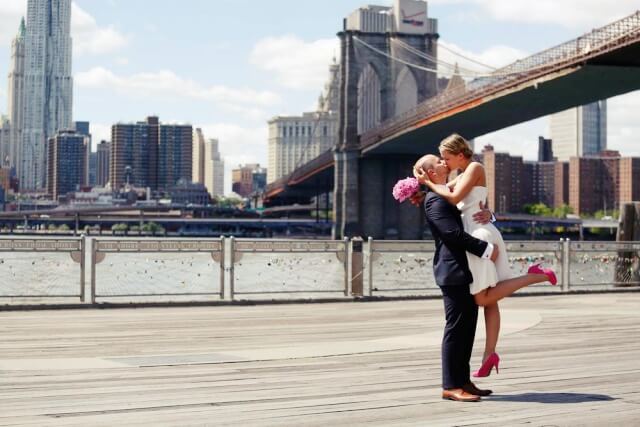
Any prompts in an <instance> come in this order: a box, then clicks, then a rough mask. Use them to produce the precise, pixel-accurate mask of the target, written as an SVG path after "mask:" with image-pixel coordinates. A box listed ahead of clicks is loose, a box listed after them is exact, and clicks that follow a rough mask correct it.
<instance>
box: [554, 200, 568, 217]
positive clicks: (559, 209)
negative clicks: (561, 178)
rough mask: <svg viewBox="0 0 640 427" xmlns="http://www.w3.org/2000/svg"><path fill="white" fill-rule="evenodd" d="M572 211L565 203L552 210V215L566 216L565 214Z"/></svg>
mask: <svg viewBox="0 0 640 427" xmlns="http://www.w3.org/2000/svg"><path fill="white" fill-rule="evenodd" d="M572 213H573V208H572V207H571V206H569V205H567V204H566V203H565V204H563V205H562V206H559V207H557V208H555V209H554V210H553V214H552V215H553V216H554V217H556V218H566V217H567V215H569V214H572Z"/></svg>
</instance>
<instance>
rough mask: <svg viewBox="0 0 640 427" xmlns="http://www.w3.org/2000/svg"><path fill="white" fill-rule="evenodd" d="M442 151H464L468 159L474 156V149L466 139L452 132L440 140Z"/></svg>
mask: <svg viewBox="0 0 640 427" xmlns="http://www.w3.org/2000/svg"><path fill="white" fill-rule="evenodd" d="M438 148H439V149H440V151H448V152H449V153H451V154H453V155H457V154H460V153H462V155H463V156H465V157H466V158H467V159H470V158H471V157H473V150H472V149H471V146H470V145H469V143H468V142H467V140H466V139H464V138H463V137H461V136H460V135H458V134H457V133H454V134H451V135H449V136H448V137H446V138H445V139H443V140H442V142H440V146H439V147H438Z"/></svg>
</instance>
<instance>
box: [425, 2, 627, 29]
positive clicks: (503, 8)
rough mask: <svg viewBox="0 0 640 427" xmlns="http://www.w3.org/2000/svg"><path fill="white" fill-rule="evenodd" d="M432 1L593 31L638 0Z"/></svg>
mask: <svg viewBox="0 0 640 427" xmlns="http://www.w3.org/2000/svg"><path fill="white" fill-rule="evenodd" d="M429 3H431V4H457V5H460V7H461V8H463V7H468V6H469V5H476V6H478V7H479V8H480V9H481V10H483V11H484V12H485V13H487V14H488V15H489V16H490V17H491V18H492V19H494V20H496V21H501V22H522V23H531V24H553V25H558V26H561V27H565V28H572V29H580V30H583V31H586V30H590V29H591V28H592V27H594V26H596V27H598V26H602V25H606V24H608V23H609V22H612V21H614V20H616V19H619V18H623V17H625V16H627V15H631V14H632V13H634V12H635V11H636V10H637V9H638V1H637V0H617V1H615V2H611V1H602V0H562V1H557V0H538V1H536V2H534V3H532V2H530V1H528V0H430V1H429Z"/></svg>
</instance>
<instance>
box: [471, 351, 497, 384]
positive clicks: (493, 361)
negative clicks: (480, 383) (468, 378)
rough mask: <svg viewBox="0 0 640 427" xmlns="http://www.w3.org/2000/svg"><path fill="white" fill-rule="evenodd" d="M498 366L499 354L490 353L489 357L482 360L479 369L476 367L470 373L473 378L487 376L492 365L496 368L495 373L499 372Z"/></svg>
mask: <svg viewBox="0 0 640 427" xmlns="http://www.w3.org/2000/svg"><path fill="white" fill-rule="evenodd" d="M499 366H500V356H498V353H491V354H490V355H489V357H487V359H486V360H485V361H484V362H482V366H480V369H478V370H477V371H475V372H474V373H473V374H471V375H472V376H473V377H474V378H481V377H488V376H489V375H491V370H492V369H493V368H494V367H495V368H496V374H498V373H500V371H499Z"/></svg>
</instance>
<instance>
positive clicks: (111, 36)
mask: <svg viewBox="0 0 640 427" xmlns="http://www.w3.org/2000/svg"><path fill="white" fill-rule="evenodd" d="M71 36H72V37H73V49H74V54H75V53H77V54H80V55H82V54H84V53H89V54H102V53H109V52H113V51H116V50H118V49H120V48H122V47H123V46H125V45H126V44H127V38H126V37H125V36H124V35H123V34H121V33H119V32H118V31H117V30H116V29H115V28H114V27H113V26H108V27H100V26H98V24H97V22H96V20H95V18H94V17H93V16H91V15H89V14H88V13H87V12H85V11H84V10H83V9H81V8H80V6H78V5H77V4H76V3H75V2H74V3H72V4H71Z"/></svg>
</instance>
